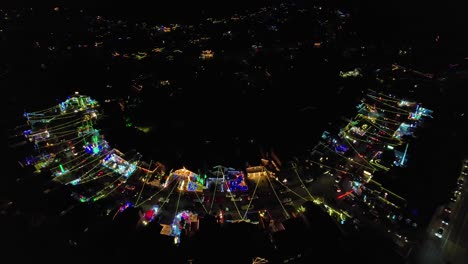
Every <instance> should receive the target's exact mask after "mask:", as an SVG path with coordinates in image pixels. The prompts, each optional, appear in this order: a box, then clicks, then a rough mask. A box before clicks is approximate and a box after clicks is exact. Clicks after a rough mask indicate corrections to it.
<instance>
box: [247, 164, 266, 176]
mask: <svg viewBox="0 0 468 264" xmlns="http://www.w3.org/2000/svg"><path fill="white" fill-rule="evenodd" d="M246 170H247V177H249V178H255V177H266V176H268V172H267V170H266V169H265V167H264V166H254V167H248V168H247V169H246Z"/></svg>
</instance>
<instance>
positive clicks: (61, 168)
mask: <svg viewBox="0 0 468 264" xmlns="http://www.w3.org/2000/svg"><path fill="white" fill-rule="evenodd" d="M59 167H60V170H61V171H62V173H63V172H65V170H64V169H63V166H62V164H60V165H59Z"/></svg>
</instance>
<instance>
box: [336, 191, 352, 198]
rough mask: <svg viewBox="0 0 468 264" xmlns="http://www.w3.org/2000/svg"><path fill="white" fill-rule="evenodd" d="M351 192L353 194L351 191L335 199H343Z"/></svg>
mask: <svg viewBox="0 0 468 264" xmlns="http://www.w3.org/2000/svg"><path fill="white" fill-rule="evenodd" d="M352 192H353V191H352V190H351V191H347V192H345V193H343V194H342V195H340V196H338V197H336V199H343V198H344V197H346V196H348V195H350V194H351V193H352Z"/></svg>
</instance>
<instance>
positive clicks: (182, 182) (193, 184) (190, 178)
mask: <svg viewBox="0 0 468 264" xmlns="http://www.w3.org/2000/svg"><path fill="white" fill-rule="evenodd" d="M172 176H173V177H174V178H175V179H176V180H177V181H178V184H179V186H178V189H179V190H180V191H183V190H185V191H191V192H201V191H203V189H204V186H203V179H202V178H201V177H199V176H198V174H195V173H193V172H192V171H190V170H187V169H186V168H182V169H179V170H176V171H174V172H173V173H172Z"/></svg>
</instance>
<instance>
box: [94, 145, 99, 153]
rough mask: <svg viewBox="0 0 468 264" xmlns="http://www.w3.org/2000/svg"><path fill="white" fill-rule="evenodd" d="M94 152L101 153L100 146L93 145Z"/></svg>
mask: <svg viewBox="0 0 468 264" xmlns="http://www.w3.org/2000/svg"><path fill="white" fill-rule="evenodd" d="M93 153H94V154H98V153H99V146H95V147H93Z"/></svg>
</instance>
